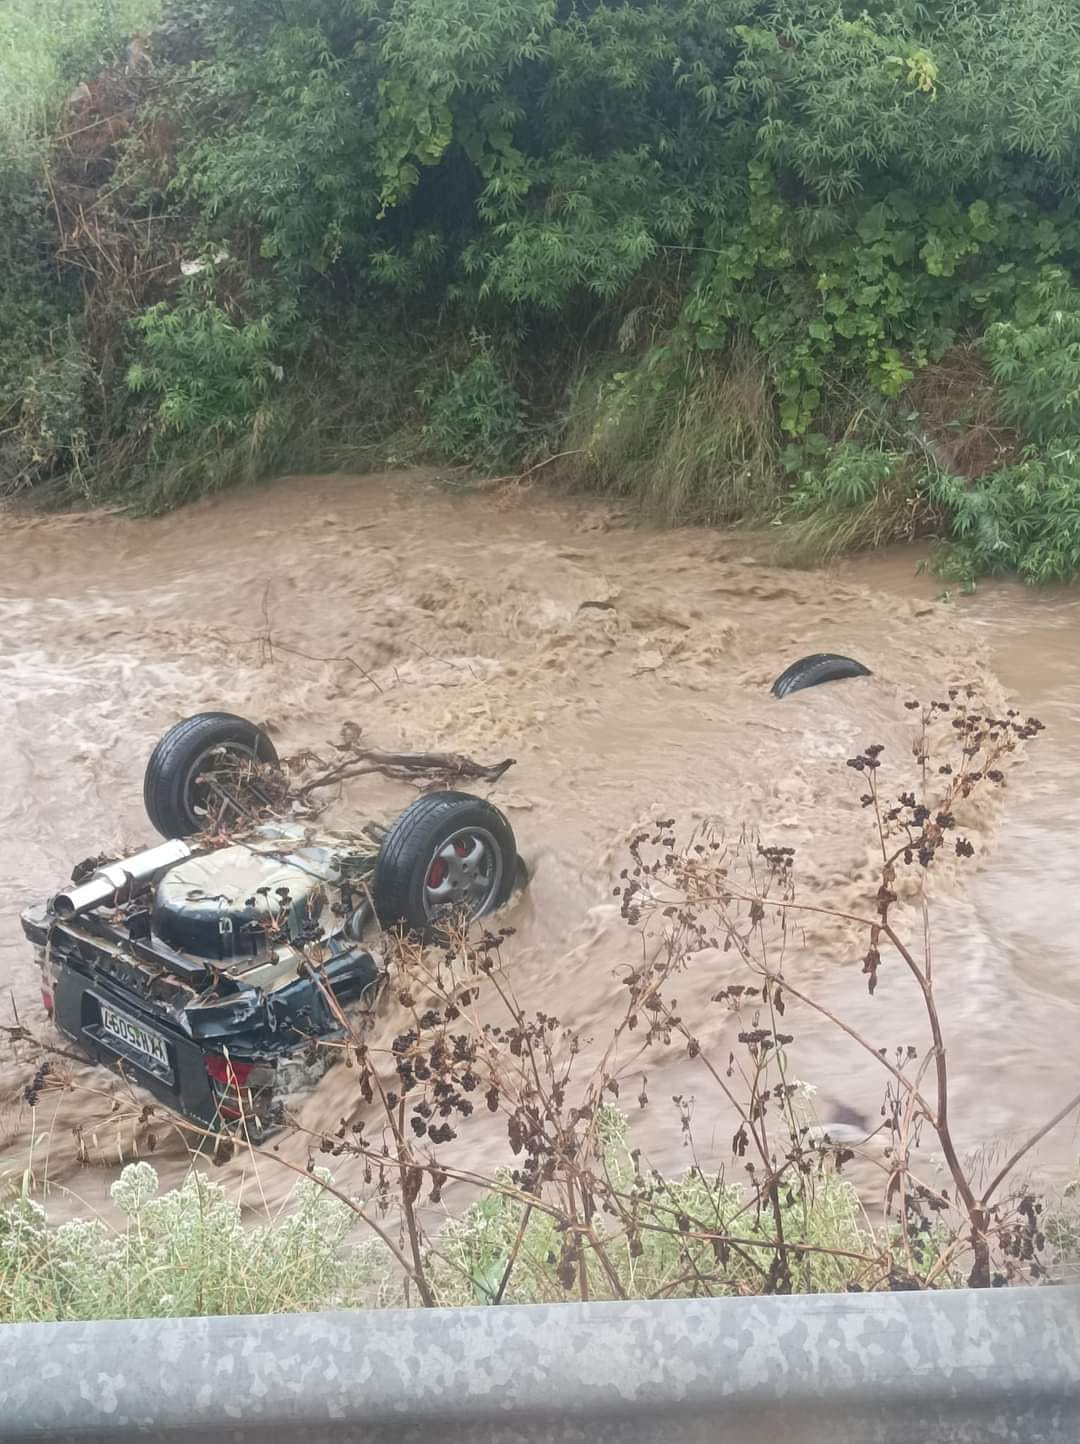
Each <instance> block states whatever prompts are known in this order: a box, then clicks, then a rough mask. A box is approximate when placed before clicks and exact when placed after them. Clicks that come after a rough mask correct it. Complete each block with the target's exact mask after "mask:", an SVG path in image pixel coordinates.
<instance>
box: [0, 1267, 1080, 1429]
mask: <svg viewBox="0 0 1080 1444" xmlns="http://www.w3.org/2000/svg"><path fill="white" fill-rule="evenodd" d="M0 1438H2V1439H3V1440H5V1441H13V1440H22V1439H36V1440H51V1441H59V1440H67V1439H71V1440H79V1441H81V1444H87V1441H90V1440H102V1441H105V1440H109V1441H113V1440H120V1441H122V1440H124V1439H129V1438H139V1439H141V1440H144V1441H152V1440H169V1441H179V1440H188V1441H198V1444H217V1441H225V1440H229V1441H238V1444H242V1441H246V1440H260V1441H267V1444H269V1441H274V1440H281V1441H284V1440H289V1441H296V1444H301V1441H303V1444H323V1441H327V1444H329V1441H333V1444H348V1441H354V1440H355V1441H378V1444H406V1441H427V1440H431V1441H432V1444H465V1441H468V1444H556V1441H558V1444H718V1441H724V1444H727V1441H731V1444H780V1441H789V1440H790V1441H796V1440H797V1441H799V1444H825V1441H827V1444H856V1441H857V1444H988V1441H991V1440H992V1441H994V1444H1076V1441H1077V1440H1080V1288H1043V1289H1017V1290H1000V1291H992V1292H986V1293H974V1292H970V1293H969V1292H955V1293H938V1294H861V1295H859V1294H856V1295H851V1294H846V1295H817V1296H804V1297H797V1298H768V1299H711V1300H707V1299H702V1300H681V1301H677V1302H667V1303H627V1304H586V1305H582V1304H562V1305H556V1306H553V1307H535V1308H476V1309H462V1310H452V1311H451V1310H446V1311H443V1310H435V1311H419V1310H417V1311H415V1312H411V1313H405V1312H381V1311H372V1312H368V1313H338V1314H300V1315H264V1316H261V1317H253V1318H211V1319H154V1320H146V1321H138V1322H122V1323H115V1322H114V1323H88V1324H25V1325H24V1324H11V1325H7V1326H6V1327H0Z"/></svg>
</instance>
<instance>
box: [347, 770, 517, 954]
mask: <svg viewBox="0 0 1080 1444" xmlns="http://www.w3.org/2000/svg"><path fill="white" fill-rule="evenodd" d="M517 877H518V868H517V844H516V842H515V841H514V830H513V828H512V827H511V826H510V824H509V822H508V821H507V820H506V818H505V817H504V816H503V815H502V813H501V812H500V811H499V810H498V808H497V807H493V806H492V805H491V803H490V802H484V801H483V800H482V799H481V798H479V797H470V796H469V795H468V794H467V793H463V792H433V793H429V794H428V795H427V796H426V797H421V798H418V799H417V801H416V802H414V803H413V804H412V806H411V807H407V808H406V809H405V811H404V812H403V813H402V814H401V816H400V817H399V818H398V819H397V821H396V822H395V823H394V824H393V826H392V827H391V828H390V830H389V831H388V832H387V834H386V837H385V838H384V839H383V843H382V846H381V848H380V849H379V856H378V859H377V861H376V864H375V880H374V902H375V911H376V914H377V915H378V919H379V922H380V923H381V924H382V926H383V927H384V928H393V927H402V926H404V927H406V928H408V929H409V930H410V931H412V932H414V933H417V934H418V935H420V936H421V937H425V938H431V937H433V936H436V935H437V934H438V933H439V932H440V931H442V930H443V927H444V926H445V924H446V923H447V922H448V921H449V920H450V919H452V918H455V917H456V918H460V919H463V920H464V921H472V920H473V919H474V918H481V917H486V916H487V914H488V913H491V912H494V911H495V909H496V908H499V907H501V906H502V905H503V903H505V902H506V901H507V899H508V898H509V896H510V894H511V893H512V892H513V890H514V887H515V885H516V882H517ZM441 925H442V926H441Z"/></svg>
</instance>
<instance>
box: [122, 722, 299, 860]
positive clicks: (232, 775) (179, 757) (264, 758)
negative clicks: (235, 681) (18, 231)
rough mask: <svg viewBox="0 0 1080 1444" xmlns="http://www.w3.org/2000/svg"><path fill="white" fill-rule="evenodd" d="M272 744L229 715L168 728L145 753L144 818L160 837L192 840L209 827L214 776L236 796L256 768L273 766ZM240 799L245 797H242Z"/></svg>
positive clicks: (248, 783) (249, 724)
mask: <svg viewBox="0 0 1080 1444" xmlns="http://www.w3.org/2000/svg"><path fill="white" fill-rule="evenodd" d="M277 760H278V755H277V752H276V751H275V750H274V744H273V743H272V742H271V741H270V738H269V737H268V736H267V735H266V733H265V732H264V731H263V730H262V728H261V727H256V726H255V724H254V722H248V721H246V720H245V719H244V718H243V717H234V716H233V714H232V713H231V712H197V713H196V714H195V716H194V717H185V718H184V720H183V721H182V722H177V724H176V726H175V727H170V728H169V730H168V732H166V733H165V736H164V737H163V738H162V739H161V741H160V742H159V743H158V745H157V746H156V747H155V748H154V750H153V752H152V753H151V754H150V761H149V762H148V763H147V764H146V774H145V776H144V778H143V803H144V805H145V807H146V815H147V816H148V817H149V819H150V821H151V822H152V823H153V824H154V826H155V827H156V828H157V830H158V832H160V833H161V835H162V837H191V836H192V835H193V834H194V833H197V832H202V830H203V829H204V828H205V827H207V826H208V824H209V823H210V821H211V818H212V816H213V811H214V809H215V808H216V807H218V806H219V802H220V798H219V796H218V794H216V793H215V789H214V783H213V778H214V775H215V774H219V775H220V777H221V779H222V781H223V782H224V783H225V785H226V786H227V787H228V788H229V789H230V790H233V792H234V795H237V796H239V795H240V794H242V793H245V792H247V791H248V790H249V788H251V790H252V791H253V793H254V794H255V795H254V796H253V797H252V799H251V800H252V801H253V802H254V803H255V804H256V806H257V805H258V802H259V801H260V799H259V797H258V795H257V788H252V787H251V779H250V778H248V779H247V781H245V778H247V775H248V774H250V773H252V772H253V771H254V768H255V766H256V764H271V765H276V763H277ZM242 800H244V799H242Z"/></svg>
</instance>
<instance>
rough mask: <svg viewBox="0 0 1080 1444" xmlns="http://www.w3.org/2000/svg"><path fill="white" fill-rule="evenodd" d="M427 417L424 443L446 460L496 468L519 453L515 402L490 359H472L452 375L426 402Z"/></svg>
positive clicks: (521, 424) (519, 414)
mask: <svg viewBox="0 0 1080 1444" xmlns="http://www.w3.org/2000/svg"><path fill="white" fill-rule="evenodd" d="M429 412H430V420H429V421H428V423H427V426H426V427H425V429H424V436H425V439H426V440H427V442H428V444H429V445H430V446H431V448H432V449H433V450H434V451H435V452H437V453H438V455H439V456H440V457H441V458H443V459H444V460H446V461H455V462H464V463H468V464H469V465H471V466H474V467H479V468H483V467H487V468H496V469H497V468H501V467H503V466H505V465H507V464H508V463H510V462H511V461H513V460H514V459H515V457H516V456H517V454H518V453H519V451H520V448H521V445H522V439H523V434H524V430H525V428H524V422H523V418H522V403H521V397H520V396H519V395H518V393H517V391H515V389H514V386H513V383H512V382H511V381H510V379H509V377H508V376H507V375H506V373H505V372H504V371H503V370H502V368H501V367H500V366H499V364H498V362H497V361H496V360H495V359H494V357H492V356H488V355H486V354H485V355H481V356H477V357H475V358H474V359H473V360H472V361H470V362H469V363H468V365H466V366H463V367H462V368H461V370H460V371H455V372H453V373H452V374H451V376H450V377H449V379H448V381H447V383H446V385H445V386H444V387H442V388H441V389H440V390H438V391H437V392H436V393H435V395H434V396H433V398H432V399H431V402H430V407H429Z"/></svg>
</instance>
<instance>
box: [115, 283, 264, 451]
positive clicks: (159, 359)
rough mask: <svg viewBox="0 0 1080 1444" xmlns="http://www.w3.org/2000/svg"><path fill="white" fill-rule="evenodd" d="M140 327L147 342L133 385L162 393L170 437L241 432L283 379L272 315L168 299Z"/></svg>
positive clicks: (164, 426)
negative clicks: (251, 315)
mask: <svg viewBox="0 0 1080 1444" xmlns="http://www.w3.org/2000/svg"><path fill="white" fill-rule="evenodd" d="M134 325H135V329H136V331H137V333H138V336H139V341H140V344H139V350H138V352H137V353H136V359H135V360H134V361H133V362H132V363H131V365H130V367H129V368H128V373H127V384H128V386H129V388H130V389H131V390H132V391H134V392H146V393H149V394H150V395H152V396H153V397H155V399H156V400H157V420H158V422H159V424H160V428H161V432H162V434H163V435H164V436H165V437H170V436H177V435H185V434H194V435H196V436H199V437H204V436H205V435H206V434H207V433H208V432H217V433H218V434H220V435H221V436H223V437H232V436H237V435H239V434H240V433H241V432H244V431H246V430H248V429H249V428H250V426H251V423H252V420H253V418H254V416H255V414H256V413H257V412H258V410H259V408H260V407H261V406H262V405H263V404H264V403H265V402H266V400H267V399H268V397H269V396H270V393H271V391H272V390H273V387H274V384H275V382H277V381H280V380H281V379H282V375H283V372H282V368H281V367H280V366H279V365H278V364H276V362H275V361H274V359H273V358H274V348H275V340H276V337H275V332H274V324H273V320H272V318H271V317H270V316H266V315H264V316H260V317H259V318H258V319H257V320H252V321H245V320H243V319H242V318H235V319H234V318H233V317H232V316H230V315H228V314H227V313H226V312H225V311H224V310H223V309H222V308H221V307H220V306H218V305H216V304H214V303H213V302H206V303H202V304H200V303H199V302H197V301H194V300H191V301H181V302H180V303H179V304H177V305H175V306H170V305H168V304H167V303H166V302H164V301H162V302H161V303H160V304H159V305H157V306H153V307H151V308H150V310H148V311H144V312H143V314H142V315H141V316H138V317H137V318H136V319H135V323H134Z"/></svg>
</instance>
